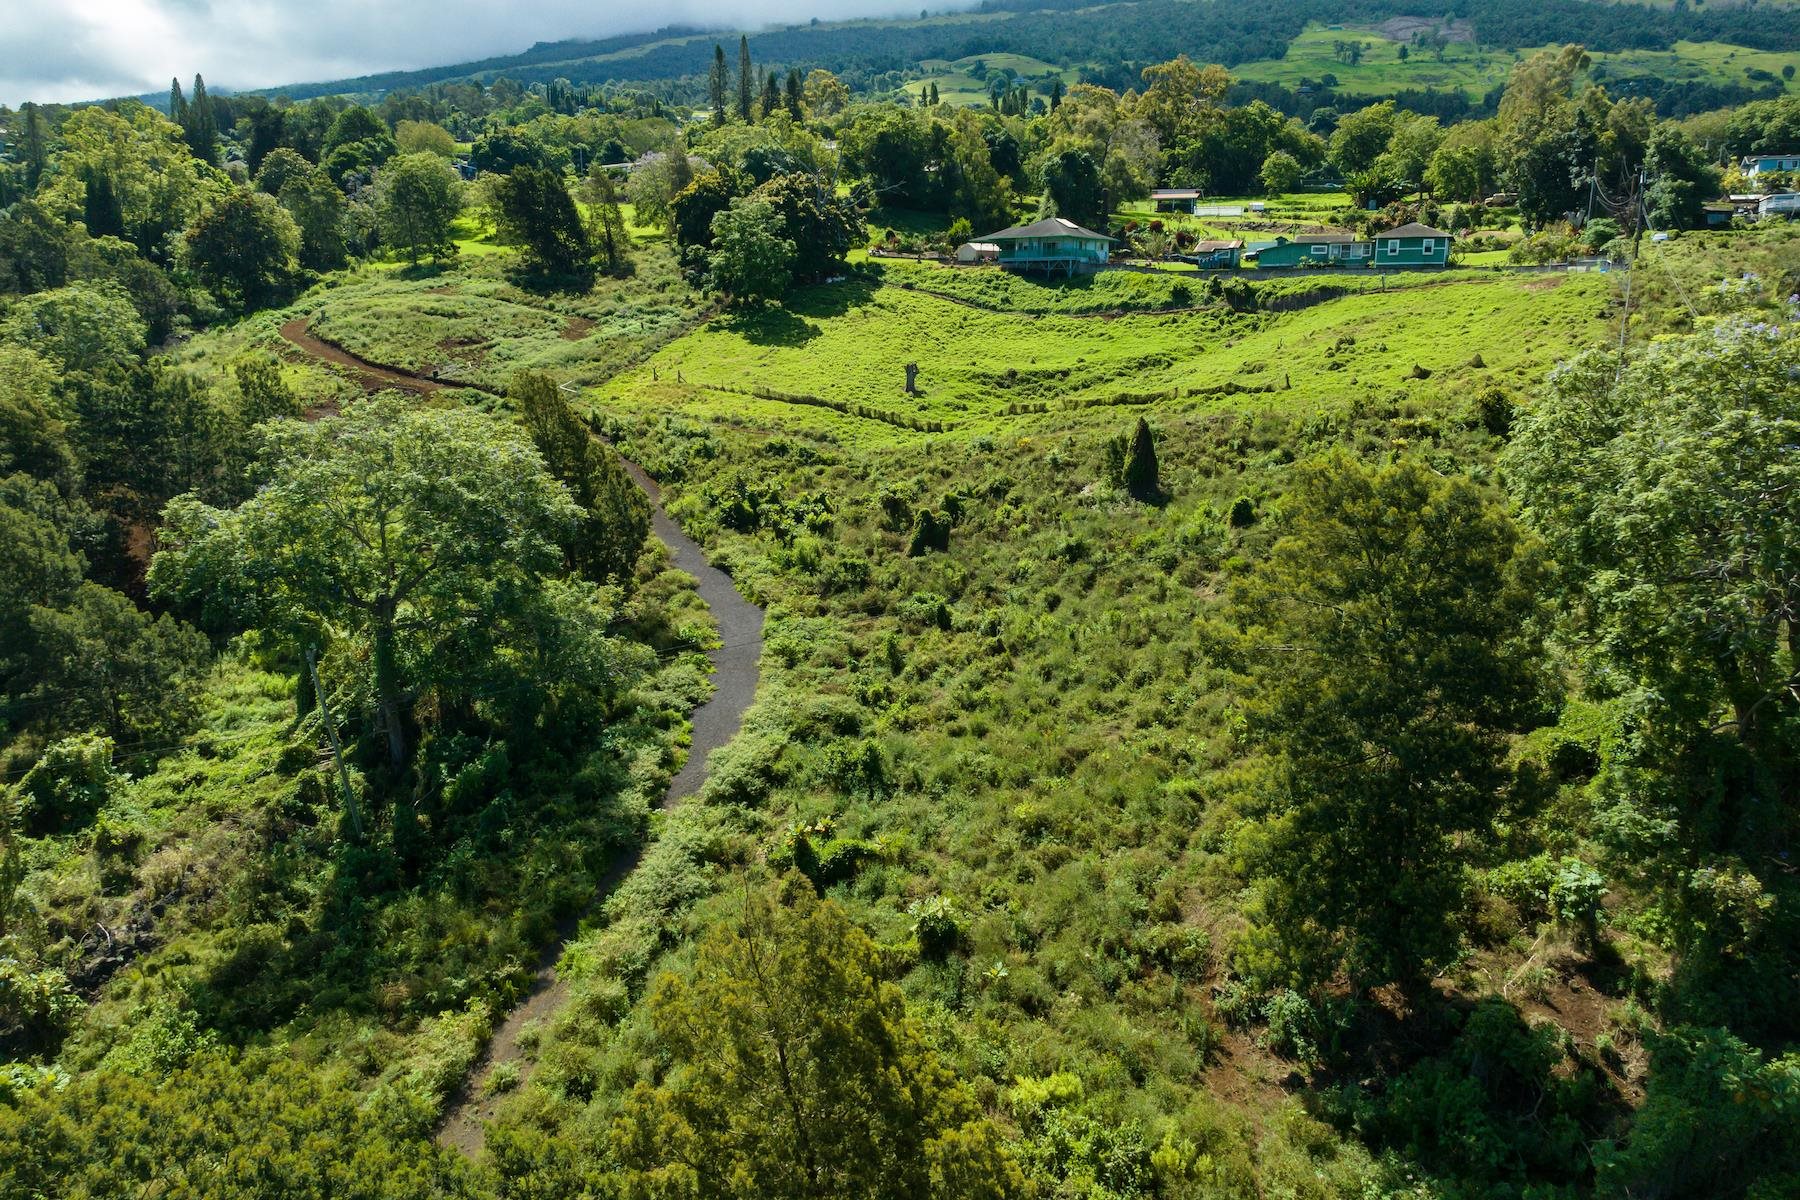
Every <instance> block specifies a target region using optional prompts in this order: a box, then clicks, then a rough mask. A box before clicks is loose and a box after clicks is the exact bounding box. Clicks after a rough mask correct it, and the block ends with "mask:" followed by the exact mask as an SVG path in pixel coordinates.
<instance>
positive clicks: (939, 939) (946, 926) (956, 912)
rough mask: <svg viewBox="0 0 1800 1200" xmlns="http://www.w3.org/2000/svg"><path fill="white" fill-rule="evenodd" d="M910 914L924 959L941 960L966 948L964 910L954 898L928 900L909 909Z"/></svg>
mask: <svg viewBox="0 0 1800 1200" xmlns="http://www.w3.org/2000/svg"><path fill="white" fill-rule="evenodd" d="M906 912H907V915H908V916H910V917H911V918H912V919H913V923H912V935H913V937H914V938H916V939H917V940H918V943H919V954H920V956H921V957H924V958H930V959H940V960H941V959H944V958H947V957H949V956H950V955H951V954H953V953H955V952H956V951H957V950H959V949H961V948H962V943H963V919H962V910H961V909H959V908H958V907H957V904H956V901H955V900H953V899H952V898H951V897H949V896H941V895H940V896H927V897H926V898H925V899H923V900H915V901H913V902H912V903H911V904H909V905H907V907H906Z"/></svg>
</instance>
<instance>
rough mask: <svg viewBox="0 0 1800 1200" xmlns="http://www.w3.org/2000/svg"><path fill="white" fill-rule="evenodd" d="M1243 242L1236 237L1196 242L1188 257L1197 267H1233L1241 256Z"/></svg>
mask: <svg viewBox="0 0 1800 1200" xmlns="http://www.w3.org/2000/svg"><path fill="white" fill-rule="evenodd" d="M1243 254H1244V243H1243V242H1242V241H1240V240H1237V239H1235V238H1234V239H1231V240H1217V239H1213V240H1208V241H1203V242H1196V243H1195V244H1194V248H1193V250H1192V251H1190V252H1189V255H1188V259H1189V261H1190V262H1192V263H1193V264H1194V265H1195V266H1197V267H1204V268H1208V269H1211V268H1214V267H1235V266H1237V265H1238V260H1239V259H1240V258H1242V257H1243Z"/></svg>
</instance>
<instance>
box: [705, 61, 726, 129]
mask: <svg viewBox="0 0 1800 1200" xmlns="http://www.w3.org/2000/svg"><path fill="white" fill-rule="evenodd" d="M707 82H708V84H710V85H711V88H712V119H713V125H714V126H715V127H717V126H720V125H723V124H724V123H725V47H723V46H720V45H717V44H714V46H713V65H712V75H711V77H710V78H709V79H708V80H707Z"/></svg>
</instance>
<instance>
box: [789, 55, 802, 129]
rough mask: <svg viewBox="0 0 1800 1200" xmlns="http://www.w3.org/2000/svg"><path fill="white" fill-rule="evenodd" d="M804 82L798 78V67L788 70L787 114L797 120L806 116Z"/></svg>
mask: <svg viewBox="0 0 1800 1200" xmlns="http://www.w3.org/2000/svg"><path fill="white" fill-rule="evenodd" d="M805 101H806V84H805V82H803V81H802V80H801V78H800V71H799V69H798V68H796V69H794V70H791V71H789V72H788V77H787V110H788V116H790V117H792V118H794V120H796V121H798V120H801V119H803V118H804V117H805V116H806V108H805Z"/></svg>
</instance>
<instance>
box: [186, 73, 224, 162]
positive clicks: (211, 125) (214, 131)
mask: <svg viewBox="0 0 1800 1200" xmlns="http://www.w3.org/2000/svg"><path fill="white" fill-rule="evenodd" d="M181 128H182V133H183V134H184V135H185V136H186V138H187V144H188V149H190V150H192V151H193V153H194V157H195V158H197V159H199V160H200V161H201V162H203V163H208V164H213V165H216V164H217V163H218V161H219V117H218V114H217V113H216V112H214V111H213V104H212V101H211V100H210V99H208V98H207V95H206V80H204V79H202V78H201V77H200V76H198V75H195V76H194V95H193V99H191V100H189V101H188V105H187V120H186V121H185V122H184V123H183V124H182V127H181Z"/></svg>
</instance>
